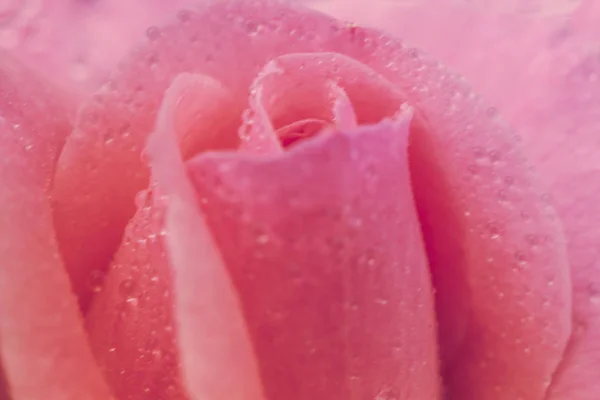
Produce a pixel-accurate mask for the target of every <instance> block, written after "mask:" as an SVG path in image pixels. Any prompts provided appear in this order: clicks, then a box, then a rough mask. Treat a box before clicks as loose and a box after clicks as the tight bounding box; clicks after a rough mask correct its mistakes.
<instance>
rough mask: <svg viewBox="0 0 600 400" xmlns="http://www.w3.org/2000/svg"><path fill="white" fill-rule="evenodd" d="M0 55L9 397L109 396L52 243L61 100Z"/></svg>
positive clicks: (0, 200)
mask: <svg viewBox="0 0 600 400" xmlns="http://www.w3.org/2000/svg"><path fill="white" fill-rule="evenodd" d="M1 57H2V58H0V89H1V92H2V96H0V111H1V114H2V117H1V118H0V160H1V161H0V182H2V185H1V186H0V238H1V241H0V258H1V259H2V268H0V338H1V341H0V346H1V353H0V354H1V356H2V364H3V368H4V372H5V373H6V380H7V383H8V385H9V386H10V391H11V396H12V399H13V400H38V399H39V400H64V399H70V400H80V399H90V400H91V399H98V400H107V399H109V398H110V394H109V391H108V388H107V387H106V385H105V383H104V382H103V380H102V378H101V376H100V373H99V371H98V369H97V366H96V364H95V363H94V360H93V357H92V354H91V352H90V350H89V347H88V343H87V338H86V336H85V331H84V330H83V326H82V322H81V317H80V315H79V313H78V309H77V304H76V300H75V297H74V296H73V294H72V292H71V288H70V286H69V281H68V277H67V275H66V274H65V271H64V269H63V265H62V263H61V260H60V254H59V253H58V250H57V245H56V242H55V240H54V229H53V226H52V215H51V212H50V206H49V201H48V197H47V194H48V188H49V185H50V182H51V179H52V173H53V169H54V163H55V161H56V159H57V156H58V152H59V151H60V149H61V146H62V144H63V143H64V139H65V137H66V134H67V132H68V131H69V129H70V124H69V121H68V110H69V107H68V103H65V99H63V98H61V96H59V95H56V94H54V92H52V91H51V90H50V89H49V88H47V87H45V86H44V85H42V84H40V83H39V82H38V81H37V79H36V78H35V77H34V76H33V75H32V74H30V73H29V72H27V71H25V70H24V69H23V68H22V67H21V66H20V65H17V64H15V63H13V62H12V61H11V60H9V59H8V58H7V56H6V54H2V55H1Z"/></svg>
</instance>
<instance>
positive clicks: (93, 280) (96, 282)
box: [88, 269, 105, 293]
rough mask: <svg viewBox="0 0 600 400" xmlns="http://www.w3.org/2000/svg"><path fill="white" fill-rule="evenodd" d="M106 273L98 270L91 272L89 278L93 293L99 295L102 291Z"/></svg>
mask: <svg viewBox="0 0 600 400" xmlns="http://www.w3.org/2000/svg"><path fill="white" fill-rule="evenodd" d="M104 275H105V274H104V272H103V271H101V270H98V269H95V270H93V271H92V272H90V275H89V276H88V284H89V287H90V289H92V292H94V293H98V292H100V291H101V290H102V282H103V281H104Z"/></svg>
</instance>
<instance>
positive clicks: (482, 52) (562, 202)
mask: <svg viewBox="0 0 600 400" xmlns="http://www.w3.org/2000/svg"><path fill="white" fill-rule="evenodd" d="M488 3H499V2H494V1H492V2H488ZM557 5H558V4H557V2H546V4H545V5H544V6H545V7H546V8H548V7H554V10H550V9H546V10H543V12H544V14H546V15H545V16H540V15H539V12H537V13H536V15H528V16H525V15H520V14H505V15H498V14H495V13H490V12H487V11H489V10H487V9H485V8H482V9H479V10H477V9H474V8H473V7H471V6H462V7H457V6H456V5H454V6H449V4H436V6H435V7H431V4H428V3H426V4H421V3H415V4H411V5H409V6H407V5H406V4H402V5H401V4H395V3H385V5H383V4H382V6H381V7H372V8H369V9H368V10H365V9H364V8H361V7H358V3H357V4H356V6H357V7H355V8H353V7H352V6H350V5H349V4H348V2H343V3H342V2H335V1H330V2H322V3H317V4H315V6H316V7H320V8H321V7H325V8H327V9H328V10H329V11H330V12H332V13H333V14H334V15H336V16H341V15H343V16H345V17H346V18H352V19H353V20H356V21H357V22H364V23H370V24H372V25H375V26H378V27H382V28H385V29H387V30H389V31H390V32H393V33H396V34H398V35H401V36H402V37H405V38H407V39H410V40H411V41H413V42H414V43H415V44H417V45H419V46H422V47H423V48H426V49H428V50H429V51H431V52H432V53H434V54H436V56H437V57H439V58H441V59H442V60H443V61H445V62H447V63H449V64H450V65H452V66H453V67H455V68H456V69H457V70H459V71H460V72H461V73H463V74H464V75H465V76H467V77H468V78H469V80H470V81H471V82H472V83H473V84H474V86H475V88H476V89H477V90H478V91H479V92H481V93H483V94H485V95H486V96H488V98H489V99H491V100H492V101H493V102H494V103H496V104H498V106H499V109H500V110H501V112H502V113H503V114H504V115H506V116H508V117H509V119H510V120H511V122H512V123H513V124H514V125H515V126H516V127H517V130H518V132H519V134H520V135H521V136H522V137H523V140H524V145H525V147H526V150H527V153H528V155H529V156H530V157H531V159H532V161H533V162H534V164H535V166H536V167H537V168H538V170H539V171H540V173H541V175H542V179H544V180H545V181H546V182H548V183H549V185H550V188H551V193H552V195H553V199H554V202H555V203H556V204H557V206H558V212H559V216H560V218H561V220H562V222H563V224H564V225H565V227H566V230H567V237H568V242H569V248H568V250H569V260H570V264H571V268H572V275H573V286H574V327H575V330H574V336H573V337H572V339H571V345H570V347H569V349H568V352H567V355H566V357H565V360H564V363H563V365H562V366H561V368H560V371H559V373H558V374H557V375H556V377H555V378H554V384H553V387H552V388H551V390H550V395H549V398H550V399H569V400H586V399H590V400H592V399H595V398H596V397H597V395H596V393H597V389H594V388H595V387H596V382H600V372H599V371H600V370H598V368H594V367H593V366H594V365H600V351H597V350H594V349H597V347H596V338H597V336H598V334H599V333H598V324H599V323H600V312H599V311H598V310H597V308H595V307H593V306H590V303H592V304H593V301H592V302H590V298H592V299H593V298H594V296H593V292H594V290H595V289H594V287H595V286H598V285H600V264H598V263H594V262H593V261H591V260H594V259H595V258H594V257H593V256H591V255H590V254H589V252H590V251H593V250H592V249H593V245H592V244H593V243H595V242H597V241H598V237H599V233H598V232H597V231H596V226H597V225H598V223H600V213H599V212H597V211H595V207H594V205H593V204H592V203H593V196H592V192H591V191H590V192H588V191H587V190H588V189H587V188H594V187H596V186H597V182H598V179H599V178H598V175H597V174H596V173H595V172H593V171H596V170H598V168H599V167H600V163H599V161H598V156H597V154H598V151H599V148H598V140H597V132H598V129H599V125H598V121H599V120H600V119H599V110H600V103H599V102H598V99H599V98H600V79H599V78H598V77H600V62H598V60H599V58H598V51H597V37H598V26H599V25H598V23H597V22H598V18H599V16H600V7H599V5H598V2H595V1H589V0H587V1H581V2H574V3H572V5H571V9H568V8H565V9H563V10H557V9H556V7H555V6H557ZM573 6H574V7H573ZM373 10H374V12H373V13H370V14H369V13H368V12H366V11H373ZM540 11H542V10H540ZM557 11H558V13H557ZM548 14H555V15H548ZM432 26H435V29H431V27H432ZM465 26H468V27H469V29H464V27H465ZM449 43H460V46H454V45H449ZM498 60H501V62H498ZM589 190H591V189H589ZM583 209H585V210H586V211H585V212H583V211H582V210H583Z"/></svg>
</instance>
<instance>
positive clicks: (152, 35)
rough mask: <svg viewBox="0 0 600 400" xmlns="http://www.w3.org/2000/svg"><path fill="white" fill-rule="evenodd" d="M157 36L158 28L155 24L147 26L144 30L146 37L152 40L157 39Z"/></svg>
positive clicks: (158, 33)
mask: <svg viewBox="0 0 600 400" xmlns="http://www.w3.org/2000/svg"><path fill="white" fill-rule="evenodd" d="M159 36H160V29H159V28H157V27H156V26H151V27H150V28H148V29H147V30H146V37H147V38H148V39H149V40H152V41H154V40H156V39H158V37H159Z"/></svg>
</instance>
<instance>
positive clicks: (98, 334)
mask: <svg viewBox="0 0 600 400" xmlns="http://www.w3.org/2000/svg"><path fill="white" fill-rule="evenodd" d="M167 93H168V95H167V96H166V97H165V100H164V105H163V111H161V114H160V116H159V122H158V123H159V125H158V127H157V133H156V134H155V136H156V137H158V138H162V137H164V136H165V135H167V137H168V138H169V140H176V139H175V137H177V138H178V140H179V142H180V143H184V144H185V143H187V144H188V145H187V146H185V147H186V148H190V147H194V148H197V149H199V150H210V149H213V148H221V147H222V146H223V143H224V142H226V138H225V137H220V138H219V137H215V135H214V134H215V133H218V131H217V132H215V131H213V130H212V128H214V123H215V120H218V119H220V118H222V117H223V113H222V110H223V109H227V107H229V105H230V100H229V95H228V93H227V90H226V89H225V88H223V87H222V86H221V85H220V84H219V83H218V82H217V81H215V80H213V79H210V78H206V77H180V78H178V79H177V80H176V82H175V83H174V85H173V87H172V88H171V89H169V91H168V92H167ZM231 133H232V134H235V130H234V129H232V130H231ZM182 138H183V139H182ZM163 142H164V141H163V140H162V139H155V142H154V147H153V148H152V149H151V150H152V152H151V157H152V159H156V157H157V156H156V153H157V152H163V151H164V152H168V151H169V150H170V148H169V146H168V145H167V144H166V143H169V142H164V143H163ZM190 143H194V145H193V146H190ZM163 145H164V147H163ZM176 150H177V149H176ZM176 154H179V150H177V153H176ZM160 160H162V158H161V159H160ZM159 167H160V168H163V169H164V168H168V167H170V164H169V165H167V166H164V165H162V164H160V165H159ZM173 168H175V167H173ZM163 185H164V183H163ZM157 196H160V195H159V194H157V193H156V192H153V193H148V191H142V192H140V193H139V194H138V195H137V197H136V203H137V204H138V211H137V213H136V215H135V216H134V217H133V219H132V220H131V221H130V223H129V225H128V227H127V228H126V230H125V237H124V240H123V243H122V244H121V248H120V249H119V251H118V252H117V254H116V256H115V258H114V261H113V263H112V265H111V267H110V269H109V271H108V275H107V278H106V281H105V283H104V285H103V286H102V287H98V288H97V291H98V293H97V294H95V296H94V300H93V303H92V306H91V308H90V310H89V311H88V313H87V316H86V318H87V328H88V332H89V335H90V340H91V343H92V347H93V350H94V353H95V355H96V358H97V359H98V362H99V364H100V366H101V367H102V368H103V369H104V371H105V374H106V376H107V378H108V380H109V382H110V384H111V385H112V387H113V390H114V391H115V394H116V395H117V396H118V397H119V398H122V399H131V400H134V399H146V398H148V396H151V397H156V398H169V399H184V398H186V395H185V391H184V390H183V387H182V385H181V380H180V371H179V365H180V362H181V361H180V357H179V351H178V348H177V340H176V329H177V325H176V322H175V320H174V317H173V295H172V289H173V288H172V285H173V274H172V270H171V265H170V263H169V260H168V259H167V256H166V253H165V246H166V243H165V234H166V233H167V231H166V229H165V220H164V219H165V216H164V208H163V206H162V205H161V201H160V199H159V198H158V197H157ZM196 340H199V338H196ZM186 349H187V348H186ZM206 357H207V356H206V355H201V356H198V358H199V359H205V358H206ZM210 362H214V360H212V361H210ZM197 397H198V398H200V397H202V396H197Z"/></svg>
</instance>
